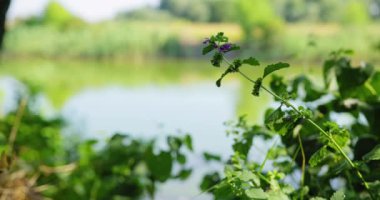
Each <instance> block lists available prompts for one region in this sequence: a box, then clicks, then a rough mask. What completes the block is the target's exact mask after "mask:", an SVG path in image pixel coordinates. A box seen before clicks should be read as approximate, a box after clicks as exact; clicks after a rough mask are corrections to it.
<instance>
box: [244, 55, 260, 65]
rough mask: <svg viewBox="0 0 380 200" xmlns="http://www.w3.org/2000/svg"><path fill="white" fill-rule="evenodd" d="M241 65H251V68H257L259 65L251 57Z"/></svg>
mask: <svg viewBox="0 0 380 200" xmlns="http://www.w3.org/2000/svg"><path fill="white" fill-rule="evenodd" d="M243 64H248V65H252V66H259V65H260V63H259V61H258V60H256V58H253V57H249V58H247V59H244V60H243Z"/></svg>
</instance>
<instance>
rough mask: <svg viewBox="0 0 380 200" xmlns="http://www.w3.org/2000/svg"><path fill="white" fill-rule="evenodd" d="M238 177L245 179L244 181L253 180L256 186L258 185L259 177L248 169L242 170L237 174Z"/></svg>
mask: <svg viewBox="0 0 380 200" xmlns="http://www.w3.org/2000/svg"><path fill="white" fill-rule="evenodd" d="M239 179H240V180H242V181H245V182H248V181H253V183H254V184H255V185H256V186H258V187H259V186H260V178H259V177H258V176H257V175H255V174H254V173H252V172H250V171H248V170H243V172H242V173H241V175H240V176H239Z"/></svg>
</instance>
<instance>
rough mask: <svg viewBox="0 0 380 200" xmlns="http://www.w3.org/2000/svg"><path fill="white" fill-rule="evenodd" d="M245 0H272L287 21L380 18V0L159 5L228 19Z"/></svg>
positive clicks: (202, 17)
mask: <svg viewBox="0 0 380 200" xmlns="http://www.w3.org/2000/svg"><path fill="white" fill-rule="evenodd" d="M244 1H251V2H252V1H253V2H258V1H261V2H260V3H262V2H263V1H264V2H266V3H268V4H271V7H272V8H273V9H274V10H275V12H276V13H277V14H278V15H279V16H280V17H281V18H283V19H284V20H285V21H287V22H299V21H321V22H332V21H334V22H336V21H339V22H346V21H347V22H348V21H352V20H354V22H356V21H360V22H361V21H366V20H371V19H379V18H380V0H364V1H363V0H334V1H331V0H181V1H178V0H161V5H160V6H159V9H160V10H161V11H166V12H168V13H170V14H171V15H173V16H176V17H181V18H185V19H188V20H191V21H195V22H229V21H234V20H236V19H238V18H239V17H238V15H239V10H238V9H235V6H236V4H240V3H242V2H243V3H244ZM251 9H252V10H253V11H254V10H255V8H254V7H253V8H251ZM140 14H141V13H140ZM132 15H133V13H132ZM127 16H128V15H127Z"/></svg>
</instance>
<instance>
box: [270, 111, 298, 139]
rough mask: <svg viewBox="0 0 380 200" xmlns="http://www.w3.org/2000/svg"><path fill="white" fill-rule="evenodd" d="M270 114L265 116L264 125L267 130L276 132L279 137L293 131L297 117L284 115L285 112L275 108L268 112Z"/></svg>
mask: <svg viewBox="0 0 380 200" xmlns="http://www.w3.org/2000/svg"><path fill="white" fill-rule="evenodd" d="M268 112H271V113H270V114H267V117H266V118H265V125H266V126H267V127H268V128H269V130H271V131H273V132H276V133H278V134H280V135H285V134H286V133H288V131H291V130H293V128H294V126H295V125H296V122H297V120H298V119H299V116H297V115H293V114H287V115H285V112H284V111H282V110H281V107H279V108H277V109H276V110H275V111H272V110H269V111H267V113H268Z"/></svg>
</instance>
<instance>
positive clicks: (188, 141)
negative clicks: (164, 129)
mask: <svg viewBox="0 0 380 200" xmlns="http://www.w3.org/2000/svg"><path fill="white" fill-rule="evenodd" d="M183 142H184V143H185V146H186V147H187V149H189V150H190V151H193V139H192V138H191V136H190V135H188V134H187V135H185V138H184V140H183Z"/></svg>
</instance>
